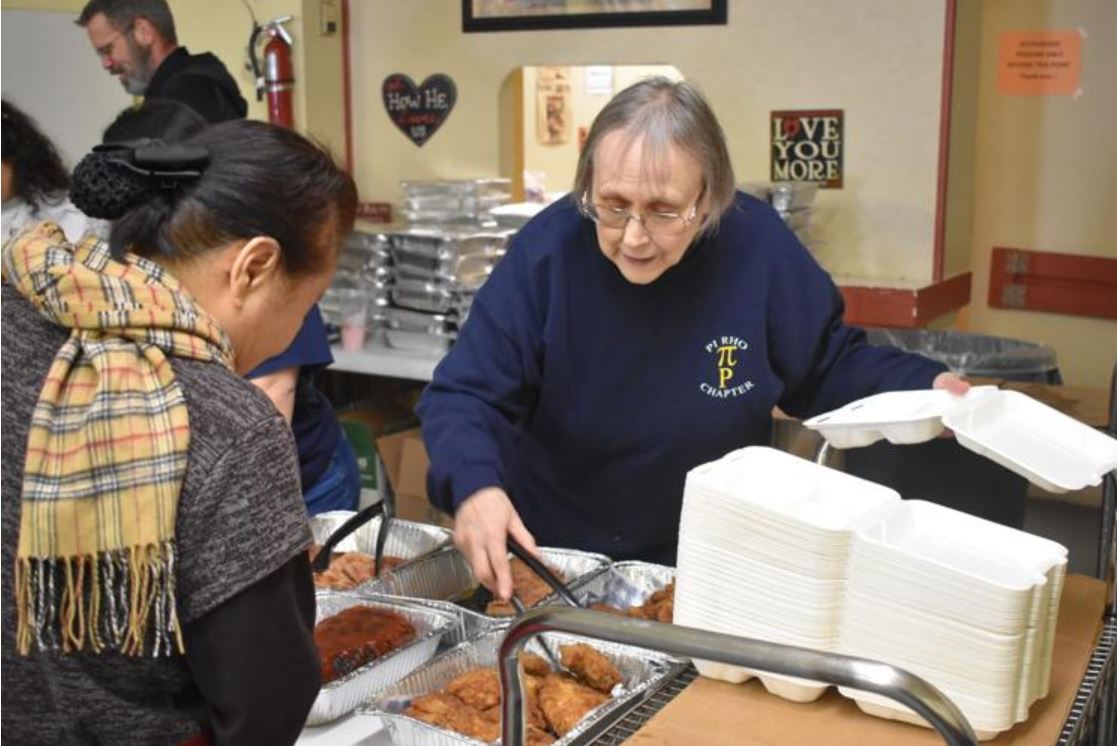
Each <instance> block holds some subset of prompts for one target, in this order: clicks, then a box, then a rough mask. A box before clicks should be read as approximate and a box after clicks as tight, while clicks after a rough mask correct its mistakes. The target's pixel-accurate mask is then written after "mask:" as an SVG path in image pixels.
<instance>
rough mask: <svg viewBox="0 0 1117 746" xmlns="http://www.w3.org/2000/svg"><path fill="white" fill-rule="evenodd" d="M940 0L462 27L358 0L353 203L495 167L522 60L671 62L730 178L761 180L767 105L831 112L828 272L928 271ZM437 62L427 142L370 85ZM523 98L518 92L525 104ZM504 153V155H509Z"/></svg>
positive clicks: (450, 16)
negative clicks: (837, 170)
mask: <svg viewBox="0 0 1117 746" xmlns="http://www.w3.org/2000/svg"><path fill="white" fill-rule="evenodd" d="M944 9H945V0H846V1H845V2H842V3H834V2H830V0H783V1H782V2H768V1H766V0H733V2H732V3H731V4H730V9H729V24H728V25H727V26H694V27H666V28H632V29H587V30H576V31H536V32H501V33H474V34H463V33H462V31H461V3H460V2H458V1H457V0H377V1H376V2H370V1H368V0H355V1H354V2H352V3H351V15H352V34H353V36H352V66H353V122H354V133H355V140H356V148H355V151H356V153H355V155H356V160H355V175H356V178H357V181H358V186H359V188H360V190H361V196H362V199H365V200H376V201H395V200H397V199H398V197H399V193H398V182H399V181H400V180H401V179H417V178H434V177H441V178H468V177H478V176H498V175H504V176H511V174H510V173H505V174H501V173H500V171H499V170H500V164H501V157H500V149H501V143H500V138H501V137H509V136H510V135H509V134H507V133H503V132H502V131H501V125H500V123H499V121H498V120H499V116H498V104H497V102H498V97H499V96H500V94H501V93H502V89H503V87H504V86H505V81H506V80H507V79H508V78H509V76H510V75H512V73H513V71H514V70H516V69H517V68H519V67H520V66H523V65H543V64H554V65H583V64H661V63H662V64H672V65H674V66H675V67H677V68H678V69H679V71H680V72H682V74H683V75H684V76H686V77H687V78H688V79H690V80H692V81H694V82H696V83H697V84H699V85H700V86H701V87H702V88H703V89H704V90H705V92H706V93H707V95H708V96H709V98H710V100H711V103H712V104H713V106H714V108H715V110H716V111H717V112H718V115H719V116H720V118H721V120H722V123H723V125H724V127H725V129H726V132H727V134H728V136H729V140H730V152H731V155H732V158H733V162H734V166H735V168H736V170H737V175H738V180H739V181H742V182H743V181H763V180H767V178H768V165H769V158H768V148H769V142H770V136H769V130H768V115H769V111H771V110H773V109H796V108H842V109H844V110H845V117H846V156H845V157H846V163H845V166H846V186H845V188H844V189H842V190H830V191H827V192H825V193H823V194H822V195H821V197H820V211H819V214H818V215H817V219H818V222H819V226H820V228H822V231H820V233H821V234H822V235H823V236H824V237H825V239H826V240H825V242H824V244H823V245H820V246H819V247H818V250H817V253H818V255H819V257H820V259H821V260H822V261H823V263H824V264H825V265H826V266H827V267H828V268H829V269H830V270H831V271H832V272H834V273H835V274H839V275H859V276H865V275H869V276H873V277H876V278H878V279H880V280H881V281H882V282H883V283H884V284H887V282H888V281H889V280H892V279H895V280H900V279H902V280H906V281H908V282H915V283H917V284H918V283H922V282H928V281H930V279H931V276H932V255H933V254H932V251H933V237H934V209H935V187H936V184H935V178H936V172H937V160H938V128H939V111H940V93H941V82H942V80H941V76H942V60H941V57H942V48H943V28H944V21H945V10H944ZM397 72H398V73H404V74H407V75H409V76H410V77H411V78H412V79H414V80H415V81H416V82H417V83H419V82H421V81H422V80H423V79H424V78H426V77H427V76H428V75H431V74H433V73H445V74H447V75H449V76H450V77H452V78H453V79H454V81H455V82H456V83H457V86H458V103H457V106H456V108H455V110H454V111H453V113H452V114H451V115H450V117H449V119H448V120H447V121H446V123H445V124H444V125H443V126H442V129H440V130H439V131H438V132H437V133H436V134H435V135H434V136H433V137H432V138H431V139H430V140H429V141H428V142H427V143H426V144H425V145H424V146H423V147H422V148H417V147H416V146H414V145H413V144H412V143H411V142H410V141H409V140H407V139H406V138H405V137H404V136H403V134H402V133H400V132H399V131H398V130H397V129H396V128H395V127H394V126H393V125H392V123H391V122H390V121H389V119H388V117H387V114H386V113H385V111H384V106H383V104H382V103H381V97H380V86H381V83H382V82H383V80H384V78H385V77H387V76H388V75H390V74H392V73H397ZM527 104H528V102H527V101H525V102H524V105H527ZM505 160H506V161H507V159H505Z"/></svg>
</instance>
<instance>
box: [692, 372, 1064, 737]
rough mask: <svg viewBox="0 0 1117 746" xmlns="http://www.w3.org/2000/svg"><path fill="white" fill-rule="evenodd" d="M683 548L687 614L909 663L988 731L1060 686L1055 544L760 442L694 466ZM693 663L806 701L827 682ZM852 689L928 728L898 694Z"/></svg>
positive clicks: (852, 695)
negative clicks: (895, 698)
mask: <svg viewBox="0 0 1117 746" xmlns="http://www.w3.org/2000/svg"><path fill="white" fill-rule="evenodd" d="M994 393H997V392H994ZM936 398H940V399H941V397H936ZM981 398H982V397H975V401H976V400H980V399H981ZM955 400H956V401H957V398H955ZM774 528H775V529H782V537H781V533H780V532H779V531H778V530H777V531H773V529H774ZM781 538H782V539H783V541H782V543H781V542H780V539H781ZM754 543H760V544H764V545H770V546H766V549H770V550H771V551H770V552H769V551H764V552H757V551H750V547H751V546H752V544H754ZM781 546H782V552H777V551H776V550H777V549H780V548H781ZM820 550H821V551H820ZM781 554H782V557H781V556H780V555H781ZM678 558H679V559H678V561H679V565H678V571H677V575H678V586H677V588H676V596H675V621H676V623H678V624H682V625H684V626H691V627H698V628H701V629H708V630H711V631H716V632H723V633H727V634H735V635H742V636H746V637H754V638H757V639H764V640H768V641H771V642H774V643H780V644H790V645H795V646H799V647H805V648H809V649H814V650H823V651H829V652H835V653H842V654H846V655H854V656H858V657H864V658H868V659H871V660H881V661H885V662H888V663H891V664H893V665H897V666H899V667H901V668H904V669H906V670H909V671H911V672H912V673H915V674H916V675H919V676H922V677H924V678H926V679H927V680H929V681H931V682H932V683H933V684H934V685H935V686H937V687H939V688H940V689H942V690H943V692H944V693H945V694H946V695H947V696H948V697H950V698H951V699H952V700H953V701H954V702H955V703H956V704H957V705H958V706H959V708H961V710H962V712H963V713H964V714H965V715H966V717H967V718H968V719H969V720H970V722H971V723H972V724H973V726H974V728H975V729H976V730H977V732H978V735H979V737H980V738H982V739H986V738H990V737H993V736H995V735H996V734H997V733H999V732H1003V731H1005V730H1007V729H1009V728H1011V727H1012V726H1013V725H1014V724H1015V723H1017V722H1020V721H1023V720H1025V719H1026V718H1027V717H1028V714H1029V709H1030V708H1031V707H1032V705H1033V704H1034V703H1035V702H1036V701H1037V700H1039V699H1041V698H1042V697H1044V696H1046V695H1047V694H1048V690H1049V686H1050V675H1051V664H1052V652H1053V647H1054V637H1055V623H1056V619H1057V615H1058V607H1059V598H1060V596H1061V591H1062V586H1063V581H1064V578H1065V575H1066V562H1067V550H1066V548H1065V547H1063V546H1061V545H1059V544H1056V543H1055V542H1051V541H1048V540H1046V539H1043V538H1040V537H1037V536H1032V535H1029V534H1026V533H1024V532H1022V531H1018V530H1015V529H1011V528H1008V527H1005V526H1001V525H998V524H995V523H992V522H990V521H985V520H982V519H980V518H977V517H974V516H970V515H967V514H965V513H961V512H959V511H956V510H952V509H950V508H946V507H943V506H939V505H935V504H933V503H928V502H925V501H921V500H903V501H901V500H900V496H899V495H898V494H897V493H895V492H893V491H891V490H889V489H887V488H885V487H881V486H880V485H876V484H873V483H871V482H867V481H865V480H861V479H858V478H856V477H852V476H850V475H847V474H843V473H841V472H838V471H835V470H833V469H829V468H827V467H823V466H820V465H817V464H814V463H812V462H810V461H807V460H804V459H798V458H796V457H794V456H791V455H790V454H786V453H783V452H780V451H775V450H773V449H767V448H761V447H752V448H746V449H742V450H740V451H735V452H733V453H731V454H728V455H727V456H725V457H723V458H722V459H719V460H718V461H715V462H712V463H710V464H705V465H702V466H699V467H696V468H695V469H693V470H692V471H691V472H690V473H689V474H688V476H687V483H686V487H685V491H684V500H683V511H682V516H681V522H680V532H679V551H678ZM694 664H695V666H696V667H697V668H698V671H699V673H701V674H702V675H703V676H706V677H710V678H715V679H720V680H724V681H729V682H735V683H739V682H742V681H746V680H748V679H750V678H754V677H755V678H759V679H760V683H761V684H762V685H763V686H764V687H765V689H767V690H768V691H769V692H770V693H772V694H775V695H777V696H780V697H783V698H785V699H789V700H792V701H796V702H809V701H812V700H814V699H817V698H818V697H819V696H821V695H822V694H823V693H824V692H825V691H826V690H827V689H828V688H829V686H830V685H828V684H826V683H824V682H817V681H809V680H804V679H799V678H794V677H791V676H786V675H781V674H774V673H771V672H766V671H759V670H753V669H748V668H742V667H738V666H733V665H728V664H722V663H718V662H713V661H703V660H696V661H694ZM839 692H840V693H841V694H842V695H843V696H845V697H847V698H849V699H851V700H853V701H854V702H855V703H856V704H857V705H858V707H860V708H861V709H862V710H864V711H865V712H868V713H871V714H873V715H878V716H880V717H886V718H893V719H899V720H905V721H910V722H920V718H919V717H918V716H916V715H915V714H914V713H912V712H910V711H909V710H907V709H906V708H905V707H903V706H901V705H898V704H896V703H894V702H891V701H890V700H885V699H883V698H880V697H877V696H875V695H871V694H867V693H865V692H859V691H856V690H853V689H850V688H848V687H839Z"/></svg>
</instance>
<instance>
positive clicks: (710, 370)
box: [418, 194, 945, 564]
mask: <svg viewBox="0 0 1117 746" xmlns="http://www.w3.org/2000/svg"><path fill="white" fill-rule="evenodd" d="M842 312H843V304H842V299H841V295H840V294H839V293H838V290H837V288H836V287H835V286H834V284H833V283H832V282H831V280H830V278H829V276H828V275H827V274H826V273H825V272H824V271H823V270H822V269H821V268H820V267H819V266H818V264H817V263H815V261H814V259H813V258H812V257H811V256H810V254H809V253H808V252H807V250H806V249H805V248H803V246H802V245H801V244H800V243H799V241H798V240H797V239H796V238H795V236H794V234H792V233H791V232H790V231H789V230H788V228H787V227H786V226H785V225H784V224H783V222H782V221H781V220H780V219H779V217H778V216H777V215H776V213H775V212H774V211H773V210H772V209H771V208H770V207H769V206H768V205H766V204H765V203H763V202H761V201H759V200H756V199H754V198H752V197H749V196H746V195H743V194H742V195H738V197H737V201H736V203H735V205H734V206H733V207H731V208H730V209H729V211H728V212H727V213H726V214H725V215H724V216H723V217H722V219H721V224H720V227H719V229H718V231H717V232H716V234H715V235H713V236H712V237H705V238H702V239H700V240H698V241H697V242H696V243H695V244H694V245H692V246H691V247H690V248H689V249H688V250H687V253H686V254H685V255H684V257H683V259H682V261H680V262H679V263H678V264H677V265H675V266H674V267H672V268H670V269H669V270H667V271H666V272H665V273H664V274H663V275H661V276H660V277H659V278H658V279H657V280H655V281H654V282H652V283H650V284H648V285H635V284H632V283H629V282H628V281H627V280H625V279H624V277H623V276H622V275H621V273H620V271H619V270H618V269H617V268H616V266H614V265H613V263H612V262H610V261H609V260H608V259H607V258H606V257H605V256H604V255H603V254H602V253H601V250H600V249H599V248H598V244H597V237H596V232H595V226H594V225H593V223H592V222H590V221H589V220H587V219H586V218H584V217H583V216H581V215H580V214H579V212H578V210H577V208H576V206H575V205H574V203H573V201H572V200H570V199H569V198H566V199H562V200H560V201H559V202H557V203H556V204H554V205H552V206H551V207H549V208H547V209H546V210H544V211H543V212H542V213H540V214H539V215H538V216H537V217H536V218H535V219H533V220H532V221H531V222H530V223H528V224H527V225H526V226H524V228H523V229H522V230H520V232H519V233H518V234H517V236H516V237H515V239H514V240H513V242H512V245H511V247H510V249H509V252H508V255H507V256H506V257H505V258H504V259H503V260H502V262H501V263H500V264H499V265H498V266H497V268H496V270H495V271H494V272H493V274H492V277H491V278H490V279H489V281H488V282H487V283H486V284H485V286H484V287H483V288H482V289H481V291H480V292H479V293H478V294H477V298H476V300H475V302H474V304H473V307H472V310H471V312H470V316H469V320H468V322H467V323H466V324H465V326H464V328H463V329H462V331H461V334H460V336H459V338H458V342H457V344H455V345H454V347H453V348H452V349H451V350H450V353H449V354H448V355H447V356H446V358H445V359H444V360H443V361H442V363H441V364H440V365H439V366H438V368H437V370H436V371H435V374H434V380H433V381H432V382H431V384H430V386H429V387H428V388H427V390H426V392H425V393H424V395H423V398H422V400H421V401H420V403H419V409H418V411H419V416H420V418H421V420H422V424H423V439H424V441H425V443H426V446H427V449H428V451H429V454H430V459H431V471H430V476H429V480H428V486H429V492H430V497H431V500H432V502H433V503H434V504H435V505H437V506H438V507H440V508H442V509H443V510H446V511H448V512H451V513H452V512H454V510H455V509H456V508H457V506H458V505H460V504H461V502H462V501H463V500H465V499H466V498H467V497H469V496H470V495H471V494H473V493H474V492H475V491H477V490H478V489H481V488H483V487H488V486H499V487H503V488H504V489H505V490H506V491H507V492H508V494H509V496H510V497H511V499H512V501H513V503H514V505H515V507H516V510H517V511H518V512H519V514H520V516H521V518H522V519H523V521H524V523H525V524H526V526H527V528H528V530H529V531H531V532H532V534H533V535H534V536H535V539H536V541H538V542H539V543H540V544H541V545H546V546H562V547H574V548H579V549H585V550H590V551H596V552H603V553H605V554H608V555H610V556H612V557H614V558H617V559H627V558H636V559H645V560H649V561H654V562H664V563H668V564H674V561H675V545H676V541H677V538H678V525H679V513H680V510H681V506H682V494H683V483H684V480H685V477H686V473H687V471H688V470H690V469H691V468H693V467H695V466H697V465H699V464H702V463H705V462H708V461H712V460H714V459H717V458H719V457H720V456H722V455H724V454H726V453H727V452H729V451H732V450H734V449H736V448H741V447H744V446H747V445H767V444H768V443H769V441H770V438H771V429H772V417H771V411H772V407H773V406H774V405H777V404H778V405H779V406H780V408H781V409H783V410H784V411H785V412H787V413H789V414H791V415H794V416H798V417H808V416H811V415H814V414H817V413H821V412H825V411H828V410H830V409H833V408H835V407H839V406H841V405H843V404H846V403H848V402H850V401H853V400H855V399H858V398H861V397H864V396H868V395H870V394H874V393H878V392H881V391H889V390H901V389H918V388H927V387H929V386H930V385H931V383H932V381H933V380H934V377H935V376H936V375H937V374H939V373H940V372H942V371H943V370H945V368H944V367H943V366H942V365H941V364H939V363H935V362H932V361H930V360H928V359H926V358H923V357H920V356H917V355H911V354H908V353H905V352H901V351H900V350H896V349H894V348H888V347H873V346H870V345H868V344H866V343H865V336H864V332H862V331H861V330H860V329H857V328H855V327H850V326H846V325H845V324H843V323H842Z"/></svg>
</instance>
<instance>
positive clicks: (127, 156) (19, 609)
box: [0, 121, 356, 744]
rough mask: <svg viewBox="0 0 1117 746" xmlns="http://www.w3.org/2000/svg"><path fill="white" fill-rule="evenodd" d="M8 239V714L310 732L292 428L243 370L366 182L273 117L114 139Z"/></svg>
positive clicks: (279, 739)
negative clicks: (49, 210) (94, 227)
mask: <svg viewBox="0 0 1117 746" xmlns="http://www.w3.org/2000/svg"><path fill="white" fill-rule="evenodd" d="M71 198H72V199H73V201H74V203H75V204H76V205H77V206H78V207H80V208H81V209H82V210H83V211H84V212H86V213H87V214H89V215H91V216H93V217H100V218H107V219H112V220H114V221H115V222H114V223H113V228H112V233H111V237H110V240H109V241H108V242H107V243H106V242H103V241H100V240H98V239H96V238H94V237H89V238H86V239H84V240H82V241H80V242H78V243H77V244H71V243H69V242H67V240H66V238H65V236H64V235H63V234H62V233H61V231H60V230H59V229H58V227H57V226H56V225H53V224H50V223H45V224H42V225H39V226H37V227H36V228H34V229H32V230H30V231H29V232H27V233H24V234H23V235H21V236H19V237H17V238H16V239H14V240H13V241H12V242H10V243H9V244H8V245H7V246H5V248H4V252H3V257H2V259H3V353H4V354H3V356H2V360H3V371H2V373H3V377H4V386H3V402H2V411H3V428H2V445H3V463H4V467H5V468H4V469H3V473H2V499H3V512H2V523H3V573H2V574H3V599H2V601H0V603H2V611H3V617H2V622H3V623H2V632H3V652H2V659H3V678H4V680H5V681H7V682H8V686H7V687H5V688H4V689H3V703H2V708H0V710H2V713H3V714H2V718H3V732H4V734H5V735H6V736H11V737H12V738H14V739H15V740H14V741H13V743H21V744H35V743H49V744H62V743H67V744H68V743H114V744H123V743H185V742H196V743H237V744H246V743H261V744H263V743H266V744H281V743H290V742H293V741H294V739H295V738H296V737H297V735H298V733H299V731H300V730H301V727H302V724H303V721H304V719H305V717H306V713H307V712H308V710H309V708H310V705H311V703H312V701H313V699H314V697H315V694H316V693H317V691H318V685H319V670H318V660H317V655H316V653H315V649H314V642H313V636H312V633H313V625H314V596H313V584H312V581H311V575H310V567H309V564H308V561H307V554H306V548H307V546H308V545H309V543H310V534H309V531H308V528H307V523H306V512H305V508H304V506H303V500H302V493H301V489H300V482H299V470H298V460H297V457H296V455H295V450H294V443H293V440H292V436H291V431H290V428H289V427H287V425H286V423H285V421H284V420H283V418H282V417H281V416H280V415H279V414H278V412H276V410H275V408H274V407H273V406H272V405H271V403H270V402H269V401H268V399H267V398H266V397H265V396H264V394H263V393H262V392H261V391H260V390H259V389H258V388H256V387H255V386H253V385H252V384H251V383H248V382H246V381H245V380H244V379H243V378H242V377H241V376H242V375H243V374H244V373H245V372H246V371H248V370H250V369H252V368H253V367H254V366H256V365H257V364H259V363H260V362H261V361H263V360H265V359H266V358H268V357H270V356H272V355H274V354H276V353H277V352H279V351H280V350H282V349H283V348H284V347H286V346H287V344H288V343H289V342H290V341H291V339H292V338H293V336H294V334H295V332H296V330H297V329H298V328H299V325H300V323H301V322H302V319H303V317H304V315H305V314H306V312H307V310H308V309H309V308H310V307H311V305H312V304H313V303H314V302H315V301H316V300H317V298H318V297H319V295H321V293H322V291H323V290H325V288H326V287H327V286H328V285H329V282H330V278H331V276H332V274H333V270H334V267H335V265H336V262H337V255H338V251H339V247H340V245H341V240H342V239H343V238H344V236H345V235H346V234H347V233H348V231H349V230H350V229H351V227H352V222H353V214H354V210H355V205H356V191H355V188H354V186H353V182H352V180H351V179H350V178H349V176H348V175H346V174H345V173H344V172H343V171H341V170H340V169H339V168H338V167H337V166H336V165H335V164H334V163H333V161H332V160H331V159H330V157H329V155H328V154H327V153H325V152H323V151H322V150H321V149H320V148H318V147H317V146H315V145H313V144H312V143H310V142H308V141H307V140H305V139H304V138H302V137H301V136H299V135H297V134H295V133H293V132H290V131H288V130H285V129H280V128H276V127H272V126H270V125H266V124H263V123H260V122H249V121H235V122H228V123H225V124H221V125H216V126H214V127H211V128H209V129H207V130H205V131H203V132H201V133H200V134H198V135H196V136H194V137H193V138H191V139H189V140H187V141H186V142H184V143H181V144H176V145H166V144H163V143H161V142H158V141H140V142H134V143H130V144H125V145H116V146H101V147H99V148H98V149H96V150H95V151H94V152H93V153H92V154H90V155H89V156H87V157H86V158H85V159H84V160H83V161H82V162H81V163H80V164H79V166H78V168H77V169H76V170H75V172H74V179H73V188H72V192H71Z"/></svg>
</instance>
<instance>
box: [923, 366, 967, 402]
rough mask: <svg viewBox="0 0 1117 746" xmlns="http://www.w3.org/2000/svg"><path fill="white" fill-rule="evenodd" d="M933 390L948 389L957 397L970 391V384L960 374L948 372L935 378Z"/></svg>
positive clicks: (932, 385)
mask: <svg viewBox="0 0 1117 746" xmlns="http://www.w3.org/2000/svg"><path fill="white" fill-rule="evenodd" d="M931 388H933V389H946V390H947V391H949V392H950V393H952V394H954V395H955V396H961V395H962V394H964V393H966V392H967V391H969V390H970V384H969V382H968V381H966V380H964V379H962V378H961V377H960V376H959V375H958V374H956V373H951V372H950V371H946V372H945V373H939V374H938V375H937V376H935V382H934V383H932V384H931Z"/></svg>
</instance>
